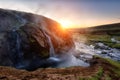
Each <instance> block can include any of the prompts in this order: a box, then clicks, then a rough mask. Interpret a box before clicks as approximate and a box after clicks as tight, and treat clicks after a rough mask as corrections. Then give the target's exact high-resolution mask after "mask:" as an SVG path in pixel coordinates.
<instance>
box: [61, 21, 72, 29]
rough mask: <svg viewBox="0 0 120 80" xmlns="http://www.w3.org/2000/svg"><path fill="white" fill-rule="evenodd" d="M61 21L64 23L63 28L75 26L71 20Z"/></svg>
mask: <svg viewBox="0 0 120 80" xmlns="http://www.w3.org/2000/svg"><path fill="white" fill-rule="evenodd" d="M59 23H60V24H61V25H62V27H63V28H70V27H71V26H73V23H72V22H71V21H69V20H60V21H59Z"/></svg>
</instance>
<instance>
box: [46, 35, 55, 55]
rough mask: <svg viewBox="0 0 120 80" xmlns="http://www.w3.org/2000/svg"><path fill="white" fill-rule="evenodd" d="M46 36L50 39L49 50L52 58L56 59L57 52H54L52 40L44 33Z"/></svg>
mask: <svg viewBox="0 0 120 80" xmlns="http://www.w3.org/2000/svg"><path fill="white" fill-rule="evenodd" d="M44 35H45V36H46V37H47V38H48V43H49V46H50V49H49V50H50V57H54V56H55V50H54V47H53V44H52V41H51V38H50V36H48V35H47V34H46V33H44Z"/></svg>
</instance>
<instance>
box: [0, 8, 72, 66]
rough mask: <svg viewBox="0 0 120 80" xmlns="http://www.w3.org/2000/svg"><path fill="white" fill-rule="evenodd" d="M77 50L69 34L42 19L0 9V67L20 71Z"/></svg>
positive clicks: (59, 26)
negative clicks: (20, 68)
mask: <svg viewBox="0 0 120 80" xmlns="http://www.w3.org/2000/svg"><path fill="white" fill-rule="evenodd" d="M71 48H74V43H73V40H72V38H71V36H70V35H69V33H68V32H67V31H66V30H65V29H63V28H62V27H61V25H60V24H59V23H57V22H56V21H54V20H52V19H49V18H46V17H44V16H41V15H36V14H32V13H26V12H19V11H13V10H4V9H0V65H3V66H13V67H18V66H19V67H20V66H22V65H27V66H28V65H29V64H30V65H31V62H33V61H34V60H35V61H36V60H39V61H43V60H45V59H47V58H49V57H50V56H53V55H52V54H56V55H59V54H63V53H66V52H68V51H69V50H70V49H71Z"/></svg>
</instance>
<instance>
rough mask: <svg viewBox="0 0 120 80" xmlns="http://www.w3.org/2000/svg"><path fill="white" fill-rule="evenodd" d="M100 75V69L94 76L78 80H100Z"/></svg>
mask: <svg viewBox="0 0 120 80" xmlns="http://www.w3.org/2000/svg"><path fill="white" fill-rule="evenodd" d="M102 75H103V68H102V67H100V68H99V70H98V72H97V73H96V74H95V75H93V76H90V77H87V78H80V79H79V80H100V78H101V77H102Z"/></svg>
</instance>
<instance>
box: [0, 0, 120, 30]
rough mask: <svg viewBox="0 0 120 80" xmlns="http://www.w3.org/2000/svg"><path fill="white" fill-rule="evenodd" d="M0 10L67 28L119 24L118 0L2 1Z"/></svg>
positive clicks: (119, 5)
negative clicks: (22, 13) (36, 16)
mask: <svg viewBox="0 0 120 80" xmlns="http://www.w3.org/2000/svg"><path fill="white" fill-rule="evenodd" d="M6 4H7V5H6ZM11 6H12V7H11ZM0 8H4V9H12V10H18V11H25V12H30V13H35V14H39V15H43V16H46V17H48V18H51V19H53V20H55V21H57V22H59V23H61V25H63V26H64V27H67V28H85V27H93V26H99V25H105V24H112V23H120V10H119V8H120V1H118V0H4V1H0Z"/></svg>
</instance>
